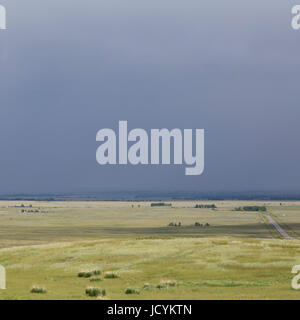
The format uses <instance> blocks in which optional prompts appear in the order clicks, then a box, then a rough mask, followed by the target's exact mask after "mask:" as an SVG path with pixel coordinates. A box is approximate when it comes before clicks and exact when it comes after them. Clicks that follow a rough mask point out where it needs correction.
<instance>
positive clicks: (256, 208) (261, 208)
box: [235, 206, 267, 211]
mask: <svg viewBox="0 0 300 320" xmlns="http://www.w3.org/2000/svg"><path fill="white" fill-rule="evenodd" d="M235 211H267V208H266V206H245V207H238V208H235Z"/></svg>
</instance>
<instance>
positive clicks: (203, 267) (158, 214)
mask: <svg viewBox="0 0 300 320" xmlns="http://www.w3.org/2000/svg"><path fill="white" fill-rule="evenodd" d="M196 203H201V204H203V203H215V204H216V205H217V209H216V210H212V209H195V208H194V206H195V204H196ZM21 204H24V206H25V207H22V208H21V207H20V206H21ZM253 204H256V205H266V206H267V212H266V214H268V215H270V216H272V218H273V219H274V220H275V221H276V222H277V223H278V224H279V225H280V226H281V227H282V228H283V229H284V230H285V231H286V232H287V233H288V234H289V235H290V236H292V237H293V238H294V240H285V239H282V236H281V235H280V233H279V232H278V231H277V230H276V229H275V228H274V227H273V226H272V225H270V224H269V223H268V222H267V219H266V217H265V216H264V213H258V212H243V211H242V212H240V211H234V208H235V207H239V206H244V205H253ZM29 205H31V206H32V207H30V208H29ZM172 205H173V207H157V208H151V207H150V203H149V202H136V203H134V202H79V201H78V202H75V201H74V202H12V201H1V202H0V264H1V265H3V266H5V268H6V272H7V289H6V290H0V299H100V298H101V299H299V298H300V291H297V290H293V289H292V288H291V279H292V277H293V275H292V273H291V269H292V267H293V266H294V265H297V264H300V240H298V239H300V202H283V203H280V202H242V201H213V202H212V201H210V202H203V201H201V202H199V201H198V202H188V201H186V202H182V201H181V202H172ZM22 210H25V211H38V212H23V213H22ZM171 222H173V223H176V224H179V222H180V223H181V226H180V227H178V226H177V227H170V226H168V225H169V224H170V223H171ZM195 222H198V223H200V224H203V225H205V224H209V226H207V227H196V226H195ZM99 269H100V270H102V275H99V276H93V277H92V278H98V279H97V280H102V281H90V278H84V277H78V276H77V275H78V273H79V272H89V271H93V270H99ZM112 272H113V273H115V274H117V275H118V277H117V278H115V279H111V278H106V277H105V274H108V273H112ZM99 278H101V279H99ZM33 286H37V287H41V288H45V289H46V290H47V293H31V292H30V290H31V288H32V287H33ZM87 287H97V288H100V289H101V290H102V289H105V290H106V295H105V296H104V297H98V298H95V297H89V296H87V295H86V294H85V290H86V288H87ZM127 288H130V289H137V292H139V293H133V294H125V290H126V289H127Z"/></svg>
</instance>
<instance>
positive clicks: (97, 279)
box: [90, 277, 103, 282]
mask: <svg viewBox="0 0 300 320" xmlns="http://www.w3.org/2000/svg"><path fill="white" fill-rule="evenodd" d="M90 281H91V282H96V281H103V279H102V278H100V277H98V278H91V279H90Z"/></svg>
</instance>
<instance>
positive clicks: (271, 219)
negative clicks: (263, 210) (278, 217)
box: [265, 215, 294, 240]
mask: <svg viewBox="0 0 300 320" xmlns="http://www.w3.org/2000/svg"><path fill="white" fill-rule="evenodd" d="M265 216H266V217H267V219H268V221H269V222H270V223H271V224H272V225H273V226H274V227H275V228H276V229H277V231H278V232H279V233H280V234H281V235H282V236H283V237H284V238H285V239H289V240H294V238H293V237H291V236H290V235H288V234H287V233H286V232H285V231H284V230H283V229H282V228H281V227H280V225H279V224H278V223H277V222H276V221H275V220H274V219H273V218H272V217H270V216H269V215H265Z"/></svg>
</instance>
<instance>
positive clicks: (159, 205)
mask: <svg viewBox="0 0 300 320" xmlns="http://www.w3.org/2000/svg"><path fill="white" fill-rule="evenodd" d="M171 206H172V204H171V203H164V202H156V203H151V207H171Z"/></svg>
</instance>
